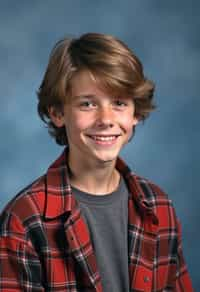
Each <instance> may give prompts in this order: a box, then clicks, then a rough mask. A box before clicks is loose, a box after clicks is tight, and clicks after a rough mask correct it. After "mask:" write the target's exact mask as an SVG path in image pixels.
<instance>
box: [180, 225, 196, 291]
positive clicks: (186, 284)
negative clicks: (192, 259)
mask: <svg viewBox="0 0 200 292" xmlns="http://www.w3.org/2000/svg"><path fill="white" fill-rule="evenodd" d="M177 227H178V250H177V272H176V291H177V292H193V291H194V290H193V288H192V282H191V279H190V276H189V273H188V271H187V266H186V264H185V260H184V256H183V250H182V240H181V224H180V223H179V222H177Z"/></svg>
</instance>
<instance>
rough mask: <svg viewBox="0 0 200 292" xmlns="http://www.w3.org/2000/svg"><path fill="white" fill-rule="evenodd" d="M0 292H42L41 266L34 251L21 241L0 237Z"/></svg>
mask: <svg viewBox="0 0 200 292" xmlns="http://www.w3.org/2000/svg"><path fill="white" fill-rule="evenodd" d="M0 287H1V291H5V292H9V291H10V292H11V291H15V292H17V291H44V288H43V287H42V285H41V266H40V261H39V259H38V257H37V255H36V253H35V251H34V250H33V249H32V248H31V247H30V246H29V245H28V244H27V243H26V242H23V241H20V240H19V239H17V238H14V237H13V238H12V237H10V236H2V237H0Z"/></svg>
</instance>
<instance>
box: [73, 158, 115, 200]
mask: <svg viewBox="0 0 200 292" xmlns="http://www.w3.org/2000/svg"><path fill="white" fill-rule="evenodd" d="M68 164H69V168H70V184H71V185H72V186H74V187H76V188H78V189H80V190H81V191H84V192H88V193H90V194H94V195H101V194H104V195H105V194H109V193H112V192H113V191H115V190H116V189H117V187H118V185H119V181H120V174H119V172H118V171H117V170H116V168H115V161H112V162H102V161H101V162H97V163H96V165H95V166H94V164H93V165H90V164H89V163H87V162H85V161H84V163H83V162H80V161H77V160H76V159H74V158H73V157H70V155H69V160H68Z"/></svg>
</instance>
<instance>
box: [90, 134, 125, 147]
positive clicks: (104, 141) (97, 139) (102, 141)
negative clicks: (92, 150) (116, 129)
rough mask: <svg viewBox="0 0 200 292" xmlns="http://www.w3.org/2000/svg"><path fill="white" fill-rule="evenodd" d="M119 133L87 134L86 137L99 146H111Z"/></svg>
mask: <svg viewBox="0 0 200 292" xmlns="http://www.w3.org/2000/svg"><path fill="white" fill-rule="evenodd" d="M119 136H120V135H110V136H96V135H88V137H89V138H90V139H91V140H92V141H93V142H94V143H95V144H96V145H100V146H112V145H114V144H115V143H116V141H117V139H118V137H119Z"/></svg>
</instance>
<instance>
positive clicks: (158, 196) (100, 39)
mask: <svg viewBox="0 0 200 292" xmlns="http://www.w3.org/2000/svg"><path fill="white" fill-rule="evenodd" d="M153 93H154V85H153V83H152V82H151V81H149V80H148V79H147V78H145V77H144V75H143V68H142V64H141V63H140V61H139V60H138V58H137V57H136V56H135V55H134V54H133V52H131V51H130V49H129V48H128V47H127V46H126V45H125V44H124V43H122V42H121V41H119V40H117V39H115V38H114V37H112V36H108V35H103V34H94V33H89V34H85V35H82V36H81V37H80V38H78V39H71V40H69V39H64V40H62V41H60V42H58V43H57V44H56V46H55V47H54V49H53V51H52V53H51V55H50V60H49V64H48V67H47V70H46V73H45V76H44V79H43V82H42V84H41V86H40V88H39V91H38V99H39V103H38V112H39V115H40V117H41V118H42V120H43V121H44V122H46V123H47V125H48V127H49V132H50V134H51V135H52V136H53V137H54V138H55V140H56V142H57V143H58V144H60V145H66V148H65V150H64V152H63V154H62V155H61V156H60V157H59V158H58V159H57V160H56V161H55V162H54V163H53V164H52V165H51V166H50V167H49V169H48V170H47V173H46V174H45V175H44V176H42V177H41V178H39V179H37V180H36V181H35V182H34V183H32V184H31V185H30V186H28V187H27V188H26V189H24V190H23V191H22V192H20V194H18V195H17V196H16V197H15V198H14V199H13V200H12V201H11V202H10V203H9V204H8V206H7V207H6V208H5V210H4V211H3V213H2V215H1V220H0V223H1V224H0V271H1V272H0V287H1V291H71V292H76V291H98V292H100V291H109V292H111V291H113V292H117V291H120V292H125V291H154V292H156V291H157V292H158V291H180V292H181V291H185V292H186V291H187V292H191V291H193V290H192V285H191V281H190V277H189V275H188V272H187V269H186V266H185V263H184V258H183V254H182V248H181V237H180V225H179V223H178V220H177V218H176V215H175V212H174V209H173V206H172V204H171V201H170V200H169V199H168V198H167V196H166V195H165V194H164V193H163V191H162V190H160V189H159V187H158V186H156V185H155V184H153V183H151V182H150V181H148V180H146V179H144V178H142V177H139V176H137V175H136V174H135V173H132V172H131V171H130V169H129V168H128V166H127V165H126V164H125V162H124V161H122V159H120V158H119V157H118V154H119V152H120V150H121V149H122V147H123V146H124V145H125V144H126V143H128V142H129V141H130V139H131V138H132V136H133V134H134V131H135V127H136V125H137V124H138V122H139V121H141V120H144V119H145V118H146V117H147V116H148V115H149V113H150V112H151V111H152V110H153V109H154V108H155V106H154V105H153V101H152V100H153Z"/></svg>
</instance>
